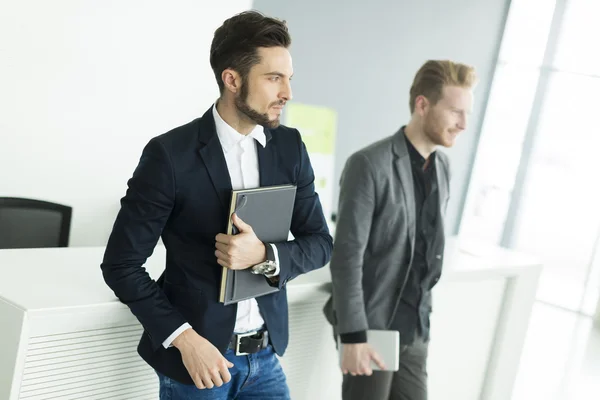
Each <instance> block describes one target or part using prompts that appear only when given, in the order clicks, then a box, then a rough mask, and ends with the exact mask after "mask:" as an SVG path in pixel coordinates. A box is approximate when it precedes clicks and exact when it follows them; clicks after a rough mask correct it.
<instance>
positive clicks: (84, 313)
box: [0, 240, 541, 400]
mask: <svg viewBox="0 0 600 400" xmlns="http://www.w3.org/2000/svg"><path fill="white" fill-rule="evenodd" d="M460 247H469V246H466V245H462V246H458V245H457V242H456V240H450V241H449V243H448V246H447V251H446V255H445V256H446V263H445V266H444V273H443V275H442V279H441V281H440V284H439V285H438V286H439V288H436V289H435V290H434V313H433V316H432V343H431V347H430V354H431V356H430V366H429V376H430V386H431V396H430V398H431V399H433V400H437V399H461V400H469V399H478V398H481V399H498V400H500V399H501V400H506V399H508V398H509V395H508V394H509V393H510V391H511V388H512V383H513V380H514V376H515V373H516V367H517V363H518V358H519V355H520V350H521V347H522V345H523V340H524V336H525V331H526V327H527V323H528V320H529V315H530V312H531V307H532V304H533V300H534V296H535V288H536V286H537V282H538V279H539V274H540V269H541V267H540V265H539V263H538V262H537V261H536V260H534V259H532V258H529V257H527V256H524V255H521V254H517V253H514V252H509V251H506V250H502V249H498V248H484V247H481V246H472V245H471V246H470V248H469V249H467V250H468V251H469V252H471V253H478V254H477V255H476V256H475V255H470V254H466V253H464V252H462V251H460V250H459V248H460ZM103 252H104V249H103V248H100V247H94V248H60V249H35V250H0V324H1V326H2V329H1V330H0V340H1V341H2V343H4V344H5V345H4V346H0V399H8V400H17V399H29V400H42V399H58V398H60V399H61V400H70V399H83V398H85V399H134V398H135V399H136V400H138V399H139V400H142V399H146V398H147V399H156V398H157V395H156V393H157V379H156V378H155V376H154V374H153V372H152V371H151V370H150V368H149V367H147V366H146V365H145V364H144V363H143V361H141V360H140V359H139V357H138V356H137V353H136V352H135V348H136V345H137V340H138V339H139V335H140V333H141V328H140V326H139V324H138V323H137V320H135V318H134V317H133V316H132V315H131V313H130V312H129V310H128V309H127V307H125V306H124V305H122V304H120V303H119V302H118V301H117V299H116V298H115V297H114V295H113V293H112V291H111V290H110V289H109V288H108V287H107V286H106V285H105V283H104V281H103V279H102V274H101V270H100V267H99V265H100V262H101V259H102V255H103ZM164 258H165V252H164V248H161V247H159V248H157V249H156V251H155V254H154V255H153V256H152V257H151V258H150V259H149V260H148V262H147V263H146V265H145V267H146V268H147V269H148V271H149V273H150V275H151V276H152V277H153V278H157V277H158V276H159V275H160V273H161V271H162V270H163V268H164ZM329 282H330V274H329V271H328V269H327V268H323V269H321V270H318V271H315V272H313V273H310V274H307V275H305V276H302V277H299V278H297V279H295V280H293V281H290V282H289V283H288V296H289V301H290V331H291V338H290V347H289V349H288V352H287V353H286V355H285V356H284V357H283V359H282V363H283V366H284V369H285V370H286V373H287V375H288V380H289V384H290V388H291V391H292V398H294V399H295V400H296V399H304V398H305V399H328V400H329V399H336V398H339V383H340V382H341V375H340V373H339V369H338V368H337V364H336V354H335V346H334V342H333V339H332V336H331V329H330V327H329V326H328V325H327V323H326V322H325V319H324V317H323V315H322V312H321V308H322V306H323V304H324V302H325V300H326V299H327V297H328V291H329V288H330V283H329ZM457 363H460V364H461V365H464V367H462V368H463V369H462V372H460V370H458V369H457V368H456V367H457ZM465 363H466V364H465Z"/></svg>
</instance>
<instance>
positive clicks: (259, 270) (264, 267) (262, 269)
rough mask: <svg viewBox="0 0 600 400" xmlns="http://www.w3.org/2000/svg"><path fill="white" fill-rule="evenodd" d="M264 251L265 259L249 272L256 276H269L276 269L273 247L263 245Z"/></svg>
mask: <svg viewBox="0 0 600 400" xmlns="http://www.w3.org/2000/svg"><path fill="white" fill-rule="evenodd" d="M265 249H266V250H267V259H266V260H265V261H263V262H261V263H260V264H256V265H255V266H253V267H252V268H251V269H250V270H251V271H252V273H253V274H256V275H271V274H272V273H274V272H275V270H276V269H277V263H276V262H275V254H274V253H273V247H271V245H270V244H269V243H265Z"/></svg>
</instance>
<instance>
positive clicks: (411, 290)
mask: <svg viewBox="0 0 600 400" xmlns="http://www.w3.org/2000/svg"><path fill="white" fill-rule="evenodd" d="M405 139H406V146H407V148H408V154H409V157H410V163H411V169H412V176H413V186H414V194H415V215H416V219H415V223H416V227H415V248H414V254H413V260H412V267H411V270H410V273H409V276H408V281H407V282H406V286H405V287H404V290H403V292H402V299H401V302H400V306H399V307H398V310H397V312H396V315H395V317H394V321H393V323H392V326H391V328H392V329H396V330H398V331H400V340H401V342H402V344H411V343H412V342H413V341H414V338H415V335H417V334H419V335H420V336H421V337H423V338H424V339H425V340H427V339H429V314H430V312H431V289H432V288H433V286H435V284H436V283H437V281H438V280H439V277H440V275H441V267H442V262H441V261H442V260H441V258H442V257H441V256H442V253H443V250H444V232H443V224H442V221H441V215H440V200H439V197H440V196H439V188H438V184H437V170H436V166H435V165H436V153H435V152H433V153H431V154H430V155H429V159H427V160H426V159H425V158H424V157H423V156H422V155H421V154H420V153H419V152H418V150H417V149H416V148H415V147H414V146H413V144H412V143H411V142H410V140H409V139H408V138H407V137H406V135H405ZM401 262H404V263H407V262H409V260H401ZM401 287H402V282H400V283H399V288H401Z"/></svg>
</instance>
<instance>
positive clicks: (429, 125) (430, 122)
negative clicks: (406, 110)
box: [423, 113, 454, 147]
mask: <svg viewBox="0 0 600 400" xmlns="http://www.w3.org/2000/svg"><path fill="white" fill-rule="evenodd" d="M423 133H424V134H425V136H426V137H427V139H429V141H430V142H431V143H433V144H434V145H436V146H443V147H452V145H454V140H453V139H452V140H450V138H449V136H448V135H450V132H448V135H447V134H446V128H445V126H444V124H443V123H442V121H441V120H440V118H438V117H437V116H436V115H432V113H429V114H428V115H427V116H426V117H425V121H424V122H423Z"/></svg>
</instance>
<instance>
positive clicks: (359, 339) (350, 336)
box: [340, 331, 367, 344]
mask: <svg viewBox="0 0 600 400" xmlns="http://www.w3.org/2000/svg"><path fill="white" fill-rule="evenodd" d="M340 341H341V342H342V343H344V344H352V343H367V331H358V332H350V333H342V334H340Z"/></svg>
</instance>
